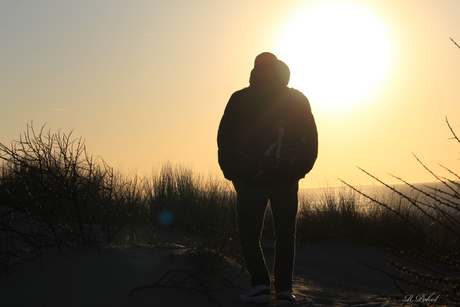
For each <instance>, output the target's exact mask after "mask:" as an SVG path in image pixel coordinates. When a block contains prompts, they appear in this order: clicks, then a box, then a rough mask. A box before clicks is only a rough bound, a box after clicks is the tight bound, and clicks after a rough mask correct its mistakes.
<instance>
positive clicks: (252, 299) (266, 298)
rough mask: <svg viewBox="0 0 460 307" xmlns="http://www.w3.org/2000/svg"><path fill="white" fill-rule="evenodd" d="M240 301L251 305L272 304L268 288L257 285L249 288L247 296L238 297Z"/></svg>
mask: <svg viewBox="0 0 460 307" xmlns="http://www.w3.org/2000/svg"><path fill="white" fill-rule="evenodd" d="M240 301H243V302H245V303H252V304H270V303H271V302H272V292H271V290H270V287H268V286H266V285H259V286H257V287H254V288H251V291H249V293H248V294H246V295H242V296H240Z"/></svg>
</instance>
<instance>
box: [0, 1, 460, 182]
mask: <svg viewBox="0 0 460 307" xmlns="http://www.w3.org/2000/svg"><path fill="white" fill-rule="evenodd" d="M459 12H460V1H458V0H405V1H400V0H387V1H377V0H367V1H364V0H363V1H360V0H343V1H329V0H323V1H320V0H311V1H295V0H284V1H274V0H273V1H272V0H260V1H258V0H253V1H252V0H251V1H247V0H244V1H243V0H232V1H214V0H196V1H185V0H181V1H179V0H172V1H148V0H129V1H127V0H79V1H60V0H41V1H35V0H16V1H13V0H4V1H1V2H0V142H1V143H3V144H5V145H9V144H10V143H11V141H12V140H17V139H18V138H19V136H20V134H21V133H23V132H24V131H25V129H26V126H27V124H28V123H29V122H31V121H33V125H34V127H35V129H36V130H38V129H40V128H41V127H42V126H43V125H45V124H46V127H47V128H49V129H51V131H52V132H54V131H57V130H59V129H60V130H61V131H62V132H64V133H69V132H70V131H73V132H72V133H73V134H72V135H73V136H75V137H80V136H82V137H83V138H84V139H85V140H86V146H87V149H88V152H89V153H90V154H92V155H94V156H100V157H102V158H103V159H104V160H105V161H106V162H107V163H108V164H109V165H111V166H113V167H115V169H118V170H120V171H123V172H127V173H130V174H134V173H138V174H148V173H150V172H151V171H152V170H154V169H158V168H159V167H161V165H164V163H166V162H171V163H172V164H174V165H176V164H181V165H183V166H186V167H190V168H192V169H193V170H195V171H196V172H198V173H203V174H204V175H211V174H212V176H216V178H217V179H216V180H218V179H223V175H222V173H221V172H220V169H219V166H218V163H217V143H216V137H217V129H218V125H219V122H220V119H221V117H222V114H223V111H224V109H225V106H226V104H227V102H228V99H229V97H230V95H231V94H232V93H233V92H235V91H237V90H239V89H241V88H244V87H246V86H248V81H249V73H250V71H251V69H252V68H253V63H254V58H255V56H257V55H258V54H259V53H261V52H264V51H270V52H273V53H274V54H275V55H277V56H278V58H279V59H280V60H283V61H284V62H286V64H288V65H289V67H290V69H291V83H290V86H292V87H294V88H297V89H298V90H301V91H302V92H303V93H304V94H305V95H306V96H307V97H308V98H309V100H310V103H311V106H312V111H313V114H314V116H315V119H316V123H317V126H318V133H319V156H318V160H317V162H316V165H315V167H314V169H313V170H312V171H311V172H310V173H309V174H308V175H307V177H306V178H305V179H303V180H301V187H302V188H309V187H324V186H331V185H336V184H337V180H338V179H341V180H344V181H346V182H348V183H351V184H356V185H358V184H373V183H375V180H373V179H372V178H370V177H369V176H367V175H365V174H364V173H363V172H362V171H360V170H359V168H362V169H364V170H366V171H367V172H369V173H371V174H373V175H375V176H377V177H378V178H380V179H382V180H384V181H386V182H388V183H394V182H396V180H395V179H394V178H393V177H391V176H390V175H389V174H392V175H394V176H397V177H401V178H403V179H404V180H407V181H409V182H432V181H433V180H434V178H433V177H432V176H431V175H430V174H429V173H428V172H427V171H426V170H425V169H424V168H423V166H421V165H420V163H419V162H417V160H416V159H415V157H414V154H415V155H416V156H417V157H418V158H419V159H420V160H421V161H423V163H425V164H426V166H428V167H429V168H432V169H433V170H434V171H435V172H436V173H439V174H440V175H444V174H445V171H443V169H442V168H440V166H439V165H438V164H442V165H444V166H446V167H448V168H450V169H452V170H454V171H455V170H457V167H458V159H459V157H460V156H459V152H460V149H459V144H458V143H456V142H455V141H454V140H452V139H450V138H451V136H452V135H451V133H450V131H449V129H448V127H447V125H446V122H445V120H446V117H447V118H448V119H449V122H450V123H451V124H452V126H453V128H454V129H457V131H458V133H459V135H460V117H459V114H460V112H459V111H460V107H459V105H460V86H458V84H459V80H460V49H459V48H458V47H457V46H455V44H454V43H453V42H452V41H451V40H450V38H452V39H454V40H456V41H457V42H459V43H460V18H459V16H460V15H459Z"/></svg>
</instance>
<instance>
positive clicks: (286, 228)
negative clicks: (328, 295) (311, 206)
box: [217, 52, 318, 304]
mask: <svg viewBox="0 0 460 307" xmlns="http://www.w3.org/2000/svg"><path fill="white" fill-rule="evenodd" d="M289 79H290V71H289V68H288V66H287V65H286V64H285V63H284V62H282V61H280V60H278V58H277V57H276V56H275V55H274V54H272V53H269V52H264V53H261V54H259V55H258V56H257V57H256V58H255V61H254V68H253V69H252V71H251V76H250V80H249V87H246V88H243V89H241V90H239V91H236V92H235V93H233V94H232V95H231V97H230V100H229V101H228V104H227V106H226V108H225V111H224V114H223V116H222V119H221V121H220V125H219V129H218V135H217V144H218V159H219V165H220V168H221V169H222V171H223V174H224V176H225V178H226V179H228V180H231V181H232V183H233V185H234V186H235V189H236V191H237V226H238V234H239V238H240V242H241V249H242V253H243V258H244V263H245V266H246V269H247V270H248V272H249V274H250V285H251V288H250V291H249V293H248V294H247V295H243V296H241V297H240V299H241V300H242V301H244V302H248V303H257V304H260V303H270V302H271V288H270V285H271V282H270V274H269V271H268V268H267V265H266V263H265V259H264V255H263V250H262V248H261V246H260V238H261V235H262V229H263V223H264V218H265V212H266V209H267V205H268V202H269V203H270V207H271V210H272V213H273V222H274V229H275V263H274V290H275V297H276V300H277V303H278V304H281V303H289V302H293V301H295V300H296V297H295V296H294V294H293V292H292V277H293V270H294V262H295V244H296V242H295V241H296V238H295V233H296V217H297V208H298V195H297V194H298V186H299V185H298V182H299V180H300V179H301V178H304V177H305V175H306V174H307V173H309V172H310V170H311V169H312V168H313V165H314V163H315V161H316V158H317V155H318V132H317V128H316V123H315V119H314V117H313V114H312V112H311V107H310V103H309V101H308V99H307V98H306V97H305V95H303V94H302V93H301V92H300V91H298V90H295V89H293V88H289V87H288V83H289Z"/></svg>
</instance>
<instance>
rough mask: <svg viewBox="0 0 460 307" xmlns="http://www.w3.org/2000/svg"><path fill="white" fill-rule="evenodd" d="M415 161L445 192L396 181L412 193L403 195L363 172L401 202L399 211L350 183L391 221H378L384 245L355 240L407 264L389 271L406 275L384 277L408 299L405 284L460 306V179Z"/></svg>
mask: <svg viewBox="0 0 460 307" xmlns="http://www.w3.org/2000/svg"><path fill="white" fill-rule="evenodd" d="M446 123H447V126H448V128H449V129H450V131H451V133H452V136H453V137H452V139H454V140H456V141H457V142H458V143H460V139H459V138H458V137H457V135H456V134H455V131H454V130H453V128H452V126H451V125H450V123H449V121H448V120H447V119H446ZM415 158H416V159H417V161H418V162H419V163H420V164H421V166H422V167H424V168H425V169H426V170H427V171H428V172H429V173H430V174H431V175H433V177H434V179H435V180H436V181H437V182H439V183H441V186H440V187H433V186H425V187H416V186H414V185H412V184H411V183H409V182H406V181H404V180H403V179H401V178H398V177H395V178H397V179H398V180H400V181H401V182H402V183H403V184H405V185H406V186H407V187H408V188H410V191H411V192H410V193H402V192H401V191H399V190H397V189H395V188H394V187H392V186H390V185H388V184H386V183H384V182H383V181H381V180H379V179H378V178H377V177H375V176H373V175H371V174H369V173H368V172H366V171H364V170H362V171H363V172H365V173H366V174H367V175H369V176H371V177H372V178H373V179H374V180H376V181H378V182H379V183H381V184H383V185H384V186H385V187H386V188H387V189H388V190H389V193H391V194H393V195H395V196H396V199H399V203H398V204H397V205H396V206H395V204H394V203H391V202H388V201H385V200H378V199H376V198H374V197H372V196H370V195H367V194H366V193H363V192H361V191H359V190H358V189H357V188H355V187H353V186H351V185H348V184H346V183H345V184H346V185H348V186H349V187H350V188H351V189H352V190H353V191H354V192H355V193H358V194H359V195H361V196H363V197H365V198H366V199H368V200H369V201H370V202H371V203H372V204H374V205H375V206H378V207H380V208H381V212H382V214H384V215H386V216H387V217H386V218H383V217H382V218H380V219H377V220H376V221H375V222H376V223H377V224H376V225H378V226H382V228H381V229H380V230H379V233H380V235H381V238H380V239H379V240H376V238H372V239H371V240H369V237H366V236H357V235H356V234H357V233H356V232H354V233H353V234H352V237H353V239H355V240H357V241H360V242H362V243H365V244H371V245H374V246H378V247H380V248H385V249H387V250H389V251H391V252H393V253H394V255H395V256H397V257H398V258H399V259H401V260H402V261H404V262H405V264H404V265H403V264H401V263H400V262H401V261H395V260H391V261H389V266H391V267H392V268H394V269H395V271H396V272H399V273H401V274H402V275H401V274H395V273H393V272H383V271H382V273H384V274H386V275H388V276H389V277H390V278H392V279H393V282H394V283H395V284H396V285H397V286H398V288H399V289H400V290H401V293H402V294H403V295H404V296H406V295H408V293H407V291H406V288H405V286H404V284H405V285H406V286H407V287H416V288H417V289H419V290H420V291H421V293H428V295H430V294H432V297H433V296H434V297H438V296H439V298H440V299H439V300H438V301H437V302H438V303H440V302H443V303H446V304H460V241H459V239H460V176H459V175H458V173H456V172H455V171H453V170H451V169H449V168H447V167H444V166H442V165H441V168H442V169H444V170H445V171H447V173H448V174H449V175H450V176H451V177H450V178H447V177H443V176H439V175H437V174H436V173H435V172H434V171H432V170H431V169H430V168H428V167H427V166H426V165H425V164H423V162H422V161H420V160H419V159H418V158H417V157H415ZM385 220H388V222H385ZM389 234H390V235H389ZM408 238H410V239H409V241H407V239H408ZM428 295H427V297H428Z"/></svg>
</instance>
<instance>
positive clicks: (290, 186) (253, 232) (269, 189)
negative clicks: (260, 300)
mask: <svg viewBox="0 0 460 307" xmlns="http://www.w3.org/2000/svg"><path fill="white" fill-rule="evenodd" d="M298 189H299V184H298V181H295V182H289V183H284V184H279V185H265V186H251V185H248V184H246V183H244V182H240V183H239V184H238V186H237V224H238V235H239V238H240V242H241V250H242V254H243V259H244V263H245V266H246V269H247V270H248V272H249V274H250V276H251V277H250V281H251V285H252V287H256V286H258V285H267V286H269V285H270V273H269V270H268V268H267V264H266V262H265V257H264V255H263V250H262V247H261V245H260V238H261V236H262V229H263V225H264V219H265V213H266V210H267V206H268V203H270V207H271V210H272V214H273V223H274V232H275V233H274V235H275V262H274V268H273V275H274V287H275V292H276V293H279V292H284V291H288V290H292V277H293V271H294V262H295V246H296V243H295V242H296V236H295V235H296V218H297V209H298V195H297V193H298ZM268 201H270V202H268Z"/></svg>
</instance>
